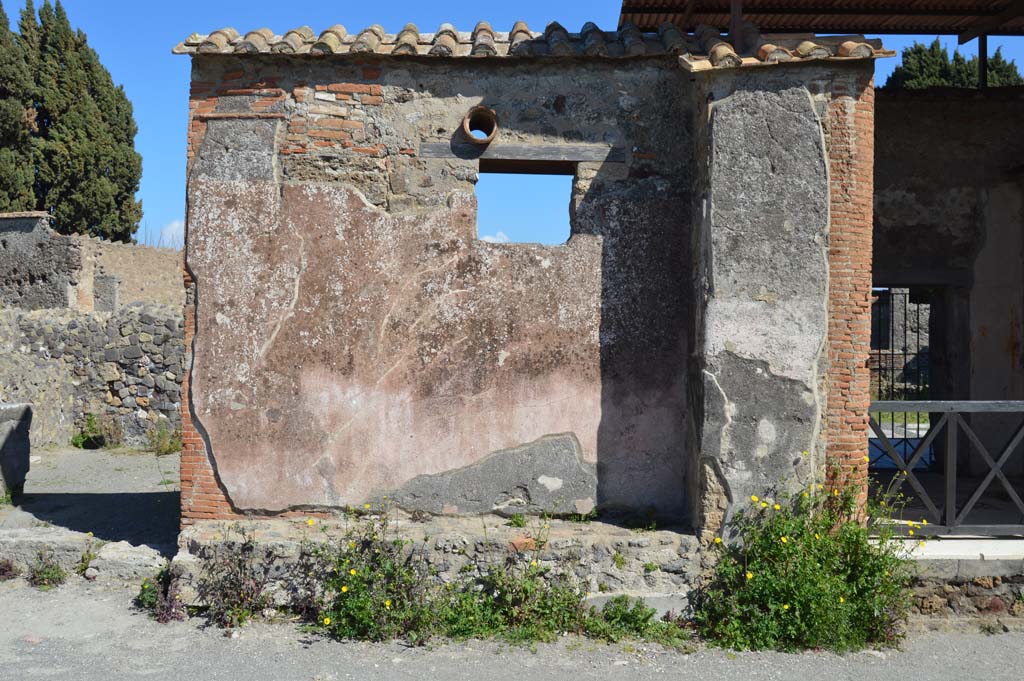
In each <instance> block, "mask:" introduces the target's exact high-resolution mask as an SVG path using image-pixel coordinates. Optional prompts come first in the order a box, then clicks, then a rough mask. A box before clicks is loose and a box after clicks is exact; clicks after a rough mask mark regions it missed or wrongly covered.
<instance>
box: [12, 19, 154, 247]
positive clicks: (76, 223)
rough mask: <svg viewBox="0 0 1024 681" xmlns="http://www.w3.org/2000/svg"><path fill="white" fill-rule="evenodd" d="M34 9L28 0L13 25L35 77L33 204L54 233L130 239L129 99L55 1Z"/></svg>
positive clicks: (134, 177) (138, 170) (136, 212)
mask: <svg viewBox="0 0 1024 681" xmlns="http://www.w3.org/2000/svg"><path fill="white" fill-rule="evenodd" d="M38 16H39V20H38V23H37V22H36V13H35V12H34V8H33V7H32V5H31V3H30V4H29V5H28V7H26V10H25V12H23V13H22V21H21V24H20V33H21V42H22V46H23V50H24V52H25V53H26V55H27V56H26V61H27V63H28V64H29V66H30V68H31V69H32V71H33V76H34V78H33V80H34V89H33V103H34V106H35V110H36V124H37V127H38V131H37V133H36V135H35V137H34V139H33V147H34V161H35V170H36V172H35V186H34V190H35V202H36V204H35V205H36V208H37V209H38V210H46V211H49V212H50V213H52V214H53V216H54V227H55V228H56V229H58V230H59V231H61V232H64V233H80V234H93V235H96V236H101V237H104V238H106V239H111V240H123V241H127V240H130V239H131V236H132V234H134V233H135V231H136V230H137V229H138V224H139V220H140V219H141V217H142V206H141V204H140V203H139V202H137V201H136V200H135V192H136V191H137V190H138V188H139V179H140V177H141V174H142V159H141V157H140V156H139V155H138V153H136V151H135V147H134V138H135V133H136V130H137V129H136V126H135V121H134V118H133V116H132V108H131V104H130V103H129V101H128V98H127V96H126V95H125V93H124V89H123V88H120V87H116V86H115V85H114V83H113V80H112V79H111V77H110V73H109V72H108V71H107V70H106V69H105V68H104V67H103V65H102V64H101V63H100V60H99V57H98V55H97V54H96V52H95V51H94V50H93V49H92V48H91V47H89V45H88V42H87V40H86V36H85V34H84V33H82V32H81V31H75V30H73V29H72V28H71V23H70V21H69V20H68V16H67V13H66V12H65V11H64V7H63V6H62V5H61V3H60V2H59V0H58V2H57V3H56V5H51V4H50V1H49V0H44V2H43V4H42V6H41V7H40V8H39V13H38Z"/></svg>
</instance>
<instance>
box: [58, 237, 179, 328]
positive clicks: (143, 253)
mask: <svg viewBox="0 0 1024 681" xmlns="http://www.w3.org/2000/svg"><path fill="white" fill-rule="evenodd" d="M71 238H72V239H74V240H75V241H77V242H78V243H79V244H80V247H81V251H82V257H83V258H84V259H92V260H93V262H94V263H95V265H94V266H95V268H96V274H95V279H94V284H93V295H94V298H95V301H96V308H95V309H97V310H101V309H103V310H109V309H112V308H111V307H109V306H108V305H107V304H105V301H106V300H108V299H109V297H110V295H111V294H110V293H109V291H110V289H111V288H112V287H113V285H112V284H111V283H110V280H111V279H114V280H116V282H117V283H116V291H117V294H116V295H117V301H118V303H119V304H120V305H128V304H130V303H139V302H144V303H160V304H161V305H170V306H172V307H176V308H180V307H181V306H182V305H184V304H185V289H184V287H183V286H182V285H181V251H179V250H177V249H174V248H157V247H154V246H143V245H141V244H125V243H118V242H111V241H103V240H102V239H98V238H95V237H87V236H74V237H71ZM104 280H106V281H104ZM101 287H106V288H103V289H101ZM101 303H104V304H101ZM115 307H116V306H115Z"/></svg>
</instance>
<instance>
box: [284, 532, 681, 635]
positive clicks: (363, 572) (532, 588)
mask: <svg viewBox="0 0 1024 681" xmlns="http://www.w3.org/2000/svg"><path fill="white" fill-rule="evenodd" d="M546 529H547V528H546V524H545V526H542V528H541V529H540V531H539V532H538V533H537V536H535V537H533V538H532V539H533V540H534V541H533V544H534V545H535V546H536V547H537V548H536V549H535V550H533V551H532V552H528V553H527V554H522V555H520V554H511V555H510V556H509V557H508V558H507V559H505V560H503V561H499V562H497V563H489V562H487V561H485V560H483V559H481V560H480V561H478V562H474V563H469V564H468V565H467V566H466V567H465V568H464V569H463V570H460V571H459V576H458V579H456V580H454V581H452V582H451V583H448V584H442V583H440V581H439V580H438V579H437V575H436V573H435V572H434V571H433V570H432V569H431V568H430V567H429V566H428V565H427V563H426V561H425V559H424V557H423V556H424V551H423V550H422V547H417V546H414V545H412V544H411V543H410V542H407V541H401V540H398V539H392V538H390V536H389V527H388V519H387V515H386V514H383V515H379V516H373V517H368V518H363V519H362V520H359V521H357V522H356V523H354V525H353V526H352V527H351V528H350V529H349V530H348V531H347V532H346V533H345V535H344V536H343V537H341V538H339V539H335V540H329V541H328V542H327V543H326V544H321V545H314V544H312V543H307V544H306V545H305V546H304V548H303V551H302V554H301V555H300V561H299V565H300V570H299V572H300V576H299V579H298V588H297V593H296V595H295V601H294V604H293V607H294V609H295V610H296V611H298V612H299V613H300V614H301V615H302V616H304V617H306V618H307V619H308V620H309V621H310V622H311V623H312V624H313V626H314V627H315V628H316V629H318V630H320V631H323V632H325V633H327V634H330V635H331V636H334V637H336V638H341V639H358V640H372V641H381V640H388V639H395V638H404V639H406V640H408V641H409V642H410V643H414V644H420V643H423V642H425V641H427V640H428V639H429V638H431V637H433V636H443V637H446V638H452V639H457V640H463V639H468V638H480V639H488V638H498V639H502V640H506V641H510V642H515V643H531V642H535V641H552V640H554V639H555V638H556V637H557V636H560V635H561V634H563V633H566V632H569V633H576V634H582V635H589V636H592V637H594V638H600V639H602V640H619V639H621V638H629V637H635V638H644V639H649V640H655V641H658V642H662V643H664V644H666V645H673V646H677V645H679V644H680V642H683V641H686V640H688V639H689V634H688V632H686V631H685V630H684V629H683V628H682V627H681V626H680V624H679V623H678V622H677V621H675V620H671V621H655V620H654V610H652V609H650V608H647V607H646V606H645V605H643V603H642V602H637V603H636V605H635V606H632V607H626V605H627V604H628V603H630V601H628V599H623V598H621V597H620V598H618V599H613V600H612V602H610V603H609V604H608V605H607V606H606V607H605V609H604V610H602V611H597V610H594V609H593V608H589V607H588V606H587V605H586V602H585V598H586V594H585V592H584V590H583V589H582V588H580V586H579V585H578V584H577V583H576V581H575V580H574V579H572V577H570V576H568V575H561V574H556V573H555V571H554V570H552V569H551V568H548V567H544V566H542V565H541V564H540V561H539V560H538V558H539V556H538V553H539V551H540V550H541V549H543V548H544V546H545V544H546Z"/></svg>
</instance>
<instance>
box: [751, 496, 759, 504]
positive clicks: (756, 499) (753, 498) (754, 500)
mask: <svg viewBox="0 0 1024 681" xmlns="http://www.w3.org/2000/svg"><path fill="white" fill-rule="evenodd" d="M750 500H751V501H753V502H754V503H755V504H756V503H757V502H758V501H760V499H758V498H757V495H756V494H751V495H750Z"/></svg>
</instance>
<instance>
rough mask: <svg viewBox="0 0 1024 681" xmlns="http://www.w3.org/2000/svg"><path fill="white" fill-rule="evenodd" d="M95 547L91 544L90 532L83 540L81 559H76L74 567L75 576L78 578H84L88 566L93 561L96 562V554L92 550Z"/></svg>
mask: <svg viewBox="0 0 1024 681" xmlns="http://www.w3.org/2000/svg"><path fill="white" fill-rule="evenodd" d="M94 548H95V547H94V546H93V543H92V532H89V533H88V535H87V536H86V539H85V548H84V549H83V550H82V557H81V558H79V559H78V564H77V565H75V574H77V575H78V576H79V577H84V576H85V571H86V570H88V569H89V566H90V565H91V564H92V562H93V561H94V560H96V552H95V551H94V550H93V549H94Z"/></svg>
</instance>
